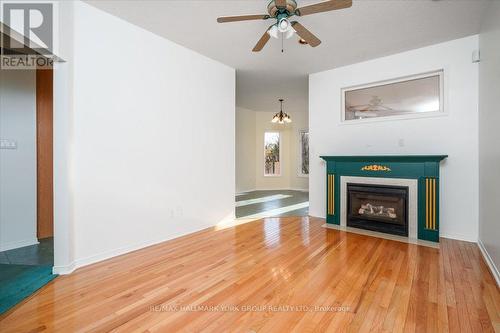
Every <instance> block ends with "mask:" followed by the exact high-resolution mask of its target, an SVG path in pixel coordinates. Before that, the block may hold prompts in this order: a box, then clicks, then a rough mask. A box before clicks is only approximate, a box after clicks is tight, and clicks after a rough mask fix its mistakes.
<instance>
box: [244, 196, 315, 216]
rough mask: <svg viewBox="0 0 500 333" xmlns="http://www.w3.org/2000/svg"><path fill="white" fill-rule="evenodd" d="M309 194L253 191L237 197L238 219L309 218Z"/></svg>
mask: <svg viewBox="0 0 500 333" xmlns="http://www.w3.org/2000/svg"><path fill="white" fill-rule="evenodd" d="M308 213H309V193H308V192H303V191H291V190H273V191H252V192H246V193H242V194H240V195H237V196H236V217H237V218H242V217H244V218H261V217H269V216H280V217H281V216H307V214H308Z"/></svg>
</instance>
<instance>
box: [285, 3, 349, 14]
mask: <svg viewBox="0 0 500 333" xmlns="http://www.w3.org/2000/svg"><path fill="white" fill-rule="evenodd" d="M351 6H352V0H330V1H325V2H320V3H316V4H314V5H309V6H305V7H302V8H297V10H296V11H295V13H296V14H297V15H298V16H305V15H310V14H316V13H321V12H328V11H331V10H336V9H343V8H349V7H351Z"/></svg>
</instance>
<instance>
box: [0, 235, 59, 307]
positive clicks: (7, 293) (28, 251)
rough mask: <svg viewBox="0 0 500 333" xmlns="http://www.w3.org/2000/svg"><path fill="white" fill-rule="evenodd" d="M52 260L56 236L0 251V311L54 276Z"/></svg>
mask: <svg viewBox="0 0 500 333" xmlns="http://www.w3.org/2000/svg"><path fill="white" fill-rule="evenodd" d="M53 262H54V239H53V238H45V239H41V240H40V243H39V244H35V245H31V246H25V247H20V248H17V249H13V250H8V251H4V252H0V315H1V314H2V313H4V312H6V311H7V310H9V309H10V308H12V307H13V306H14V305H16V304H17V303H19V302H21V301H22V300H23V299H25V298H26V297H28V296H30V295H31V294H33V293H34V292H35V291H36V290H38V289H40V288H41V287H43V286H44V285H45V284H47V283H48V282H49V281H51V280H52V279H54V278H55V277H56V276H57V275H54V274H52V266H53Z"/></svg>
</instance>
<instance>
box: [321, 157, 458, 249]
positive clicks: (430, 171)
mask: <svg viewBox="0 0 500 333" xmlns="http://www.w3.org/2000/svg"><path fill="white" fill-rule="evenodd" d="M320 157H321V158H322V159H323V160H325V161H326V208H327V209H326V222H327V223H330V224H337V225H340V211H341V210H340V207H341V206H340V205H341V203H340V186H341V182H340V177H342V176H356V177H380V178H401V179H417V180H418V200H417V201H418V207H417V214H418V217H417V224H418V226H417V230H418V239H422V240H427V241H433V242H439V164H440V162H441V161H442V160H444V159H445V158H446V157H448V155H393V156H391V155H389V156H320Z"/></svg>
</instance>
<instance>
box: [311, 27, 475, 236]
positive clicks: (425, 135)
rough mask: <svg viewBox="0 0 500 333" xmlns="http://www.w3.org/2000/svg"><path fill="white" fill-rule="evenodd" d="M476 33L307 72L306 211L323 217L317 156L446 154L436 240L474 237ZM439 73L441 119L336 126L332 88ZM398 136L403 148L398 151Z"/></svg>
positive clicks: (336, 93) (337, 112) (337, 118)
mask: <svg viewBox="0 0 500 333" xmlns="http://www.w3.org/2000/svg"><path fill="white" fill-rule="evenodd" d="M477 48H478V36H471V37H466V38H462V39H458V40H453V41H449V42H445V43H441V44H436V45H432V46H429V47H424V48H421V49H416V50H412V51H408V52H403V53H399V54H395V55H392V56H388V57H383V58H379V59H374V60H371V61H366V62H362V63H358V64H354V65H350V66H345V67H341V68H337V69H333V70H330V71H326V72H321V73H317V74H313V75H311V76H310V80H309V129H310V156H311V157H310V158H311V167H310V168H311V170H310V172H311V174H310V186H309V200H310V210H309V211H310V214H311V215H313V216H320V217H324V216H325V209H326V208H325V193H326V191H325V164H324V163H323V162H322V160H321V159H320V158H319V156H320V155H384V154H448V155H449V157H448V159H447V160H445V161H444V163H442V169H441V205H440V218H441V220H440V221H441V229H440V232H441V236H442V237H449V238H456V239H464V240H469V241H474V242H475V241H477V237H478V149H477V147H478V65H477V64H473V63H472V62H471V55H472V51H473V50H475V49H477ZM437 69H444V94H445V110H446V112H447V113H448V114H447V115H445V116H441V117H433V118H423V119H407V120H402V121H382V122H372V123H364V124H349V125H345V124H341V123H340V103H341V102H340V90H341V88H343V87H348V86H353V85H359V84H364V83H370V82H377V81H381V80H387V79H392V78H397V77H402V76H407V75H412V74H418V73H424V72H428V71H433V70H437ZM400 139H402V140H404V146H403V147H400V146H399V141H400Z"/></svg>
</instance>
